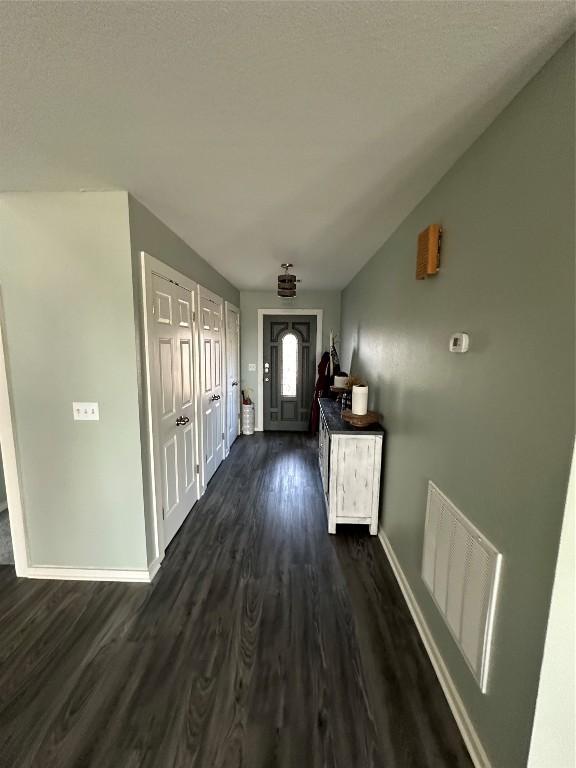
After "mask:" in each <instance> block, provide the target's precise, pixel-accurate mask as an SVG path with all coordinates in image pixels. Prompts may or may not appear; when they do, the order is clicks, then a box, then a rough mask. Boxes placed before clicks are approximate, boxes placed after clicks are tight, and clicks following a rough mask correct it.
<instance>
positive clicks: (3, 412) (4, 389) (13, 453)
mask: <svg viewBox="0 0 576 768" xmlns="http://www.w3.org/2000/svg"><path fill="white" fill-rule="evenodd" d="M5 333H6V331H5V316H4V305H3V301H2V294H1V291H0V446H1V447H2V463H3V465H4V480H5V483H6V500H7V502H8V517H9V520H10V531H11V534H12V549H13V551H14V566H15V568H16V575H17V576H28V575H29V570H30V559H29V555H28V537H27V533H26V518H25V514H24V505H23V502H22V483H21V474H20V465H19V461H18V445H17V440H16V434H15V432H14V421H13V416H12V414H13V409H12V396H11V391H10V383H9V376H8V370H9V364H8V359H7V348H6V336H5Z"/></svg>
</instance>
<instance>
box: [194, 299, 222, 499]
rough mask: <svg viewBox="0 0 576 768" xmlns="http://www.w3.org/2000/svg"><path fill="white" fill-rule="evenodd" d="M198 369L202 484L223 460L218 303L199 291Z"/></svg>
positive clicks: (220, 316) (220, 315) (220, 307)
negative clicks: (200, 378) (201, 439)
mask: <svg viewBox="0 0 576 768" xmlns="http://www.w3.org/2000/svg"><path fill="white" fill-rule="evenodd" d="M199 313H200V369H201V377H202V396H201V403H202V427H203V429H202V436H203V448H204V456H203V463H204V484H207V483H208V481H209V480H210V478H211V477H212V475H213V474H214V472H216V470H217V469H218V467H219V466H220V463H221V462H222V459H223V458H224V407H223V405H224V402H223V399H222V299H220V298H219V297H217V296H214V295H213V294H210V293H209V292H208V291H205V290H204V289H202V288H201V289H200V301H199Z"/></svg>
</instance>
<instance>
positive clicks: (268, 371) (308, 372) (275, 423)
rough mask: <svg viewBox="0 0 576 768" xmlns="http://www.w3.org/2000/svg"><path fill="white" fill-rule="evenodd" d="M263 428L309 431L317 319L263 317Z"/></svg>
mask: <svg viewBox="0 0 576 768" xmlns="http://www.w3.org/2000/svg"><path fill="white" fill-rule="evenodd" d="M263 330H264V360H263V363H264V365H263V371H264V429H270V430H272V429H281V430H292V431H298V432H303V431H306V430H307V429H308V421H309V418H310V407H311V405H312V395H313V392H314V374H315V371H316V358H315V355H316V316H315V315H264V328H263Z"/></svg>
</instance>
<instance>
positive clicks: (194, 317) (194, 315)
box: [192, 312, 196, 323]
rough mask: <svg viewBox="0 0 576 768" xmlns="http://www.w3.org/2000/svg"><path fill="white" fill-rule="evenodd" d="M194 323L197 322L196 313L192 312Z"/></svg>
mask: <svg viewBox="0 0 576 768" xmlns="http://www.w3.org/2000/svg"><path fill="white" fill-rule="evenodd" d="M192 322H194V323H195V322H196V312H192Z"/></svg>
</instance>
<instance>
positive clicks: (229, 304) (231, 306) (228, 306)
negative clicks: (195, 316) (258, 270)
mask: <svg viewBox="0 0 576 768" xmlns="http://www.w3.org/2000/svg"><path fill="white" fill-rule="evenodd" d="M229 309H231V310H232V311H233V312H236V313H237V315H238V325H240V308H239V307H237V306H236V304H232V302H230V301H225V302H224V323H223V325H224V331H225V333H224V335H225V338H224V348H225V349H226V354H225V356H224V357H225V358H226V359H225V360H224V365H223V369H224V376H225V377H226V378H225V389H224V402H225V404H226V429H225V432H226V456H228V454H229V453H230V445H229V444H228V398H229V397H232V395H233V394H236V396H237V397H238V398H239V397H240V392H237V393H233V392H228V310H229ZM238 378H240V328H238ZM238 434H240V409H238Z"/></svg>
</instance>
